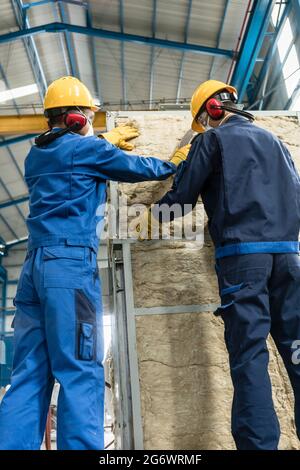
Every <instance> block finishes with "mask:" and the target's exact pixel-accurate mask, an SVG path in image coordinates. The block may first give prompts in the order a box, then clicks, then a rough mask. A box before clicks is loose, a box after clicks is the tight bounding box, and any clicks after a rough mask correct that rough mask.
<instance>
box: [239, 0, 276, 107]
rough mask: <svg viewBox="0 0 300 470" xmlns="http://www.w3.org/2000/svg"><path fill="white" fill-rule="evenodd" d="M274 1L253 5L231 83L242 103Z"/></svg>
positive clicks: (256, 2) (268, 0) (264, 1)
mask: <svg viewBox="0 0 300 470" xmlns="http://www.w3.org/2000/svg"><path fill="white" fill-rule="evenodd" d="M273 4H274V0H257V1H255V2H254V3H253V6H252V12H251V15H250V18H249V21H248V25H247V30H246V33H245V35H244V39H243V42H242V46H241V50H240V52H239V55H238V60H237V63H236V65H235V68H234V72H233V76H232V80H231V83H232V85H233V86H235V87H236V88H237V89H238V90H239V101H242V100H243V98H244V95H245V93H246V91H247V87H248V84H249V81H250V78H251V75H252V73H253V70H254V66H255V63H256V59H257V58H258V54H259V52H260V50H261V46H262V44H263V40H264V35H265V33H266V31H267V28H268V25H269V21H270V17H271V13H272V8H273Z"/></svg>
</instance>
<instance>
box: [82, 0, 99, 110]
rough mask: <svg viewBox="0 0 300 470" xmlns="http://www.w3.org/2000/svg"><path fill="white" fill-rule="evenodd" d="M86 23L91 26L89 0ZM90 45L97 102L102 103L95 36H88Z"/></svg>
mask: <svg viewBox="0 0 300 470" xmlns="http://www.w3.org/2000/svg"><path fill="white" fill-rule="evenodd" d="M86 25H87V27H88V28H92V27H93V20H92V14H91V8H90V3H89V0H88V6H87V9H86ZM90 45H91V55H92V65H93V70H94V79H95V85H96V92H97V96H98V100H99V103H100V105H101V104H102V103H103V96H102V87H101V80H100V73H99V67H98V65H97V58H96V45H95V38H94V37H93V36H92V37H90Z"/></svg>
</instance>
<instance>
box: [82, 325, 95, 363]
mask: <svg viewBox="0 0 300 470" xmlns="http://www.w3.org/2000/svg"><path fill="white" fill-rule="evenodd" d="M94 338H95V325H92V324H91V323H83V322H81V323H79V324H78V359H81V360H83V361H91V360H92V359H94V351H95V340H94Z"/></svg>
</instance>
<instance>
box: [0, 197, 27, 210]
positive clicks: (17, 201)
mask: <svg viewBox="0 0 300 470" xmlns="http://www.w3.org/2000/svg"><path fill="white" fill-rule="evenodd" d="M28 200H29V196H23V197H18V198H17V199H10V200H8V201H4V202H1V203H0V210H1V209H4V208H5V207H10V206H16V205H17V204H22V203H23V202H27V201H28Z"/></svg>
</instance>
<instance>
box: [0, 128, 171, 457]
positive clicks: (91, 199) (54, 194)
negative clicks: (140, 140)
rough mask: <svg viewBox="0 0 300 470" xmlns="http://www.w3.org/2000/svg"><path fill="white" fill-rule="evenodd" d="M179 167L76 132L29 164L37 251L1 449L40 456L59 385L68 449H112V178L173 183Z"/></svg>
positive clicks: (21, 291) (33, 249)
mask: <svg viewBox="0 0 300 470" xmlns="http://www.w3.org/2000/svg"><path fill="white" fill-rule="evenodd" d="M175 172H176V166H175V165H174V164H173V163H170V162H164V161H161V160H159V159H156V158H152V157H149V158H145V157H140V156H136V155H128V154H126V153H124V152H123V151H121V150H119V149H118V148H116V147H115V146H113V145H111V144H110V143H108V142H107V141H106V140H104V139H99V138H97V137H82V136H80V135H78V134H74V133H70V134H66V135H65V136H63V137H61V138H58V139H57V140H55V141H54V142H52V143H51V144H49V145H48V146H45V147H40V148H39V147H37V146H33V147H32V149H31V150H30V152H29V154H28V156H27V158H26V161H25V179H26V182H27V185H28V189H29V194H30V204H29V208H30V213H29V217H28V220H27V225H28V231H29V241H28V254H27V257H26V260H25V263H24V266H23V270H22V273H21V276H20V280H19V283H18V288H17V293H16V298H15V306H16V315H15V322H14V329H15V352H14V363H13V373H12V378H11V387H10V389H9V390H8V392H7V393H6V394H5V396H4V398H3V401H2V404H1V407H0V449H33V450H34V449H39V448H40V446H41V443H42V439H43V434H44V430H45V423H46V418H47V412H48V409H49V402H50V397H51V392H52V388H53V383H54V378H55V379H57V381H58V382H59V383H60V392H59V397H58V408H57V447H58V449H69V450H80V449H81V450H85V449H103V446H104V442H103V440H104V428H103V421H104V387H105V380H104V374H103V366H102V361H103V331H102V305H101V287H100V281H99V277H98V268H97V249H98V237H97V234H96V229H97V226H98V224H100V225H101V220H102V219H103V215H101V214H103V211H97V208H98V207H99V205H100V204H102V203H104V202H105V200H106V181H107V180H116V181H121V182H128V183H135V182H139V181H147V180H163V179H166V178H168V177H169V176H170V175H172V174H174V173H175Z"/></svg>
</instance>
